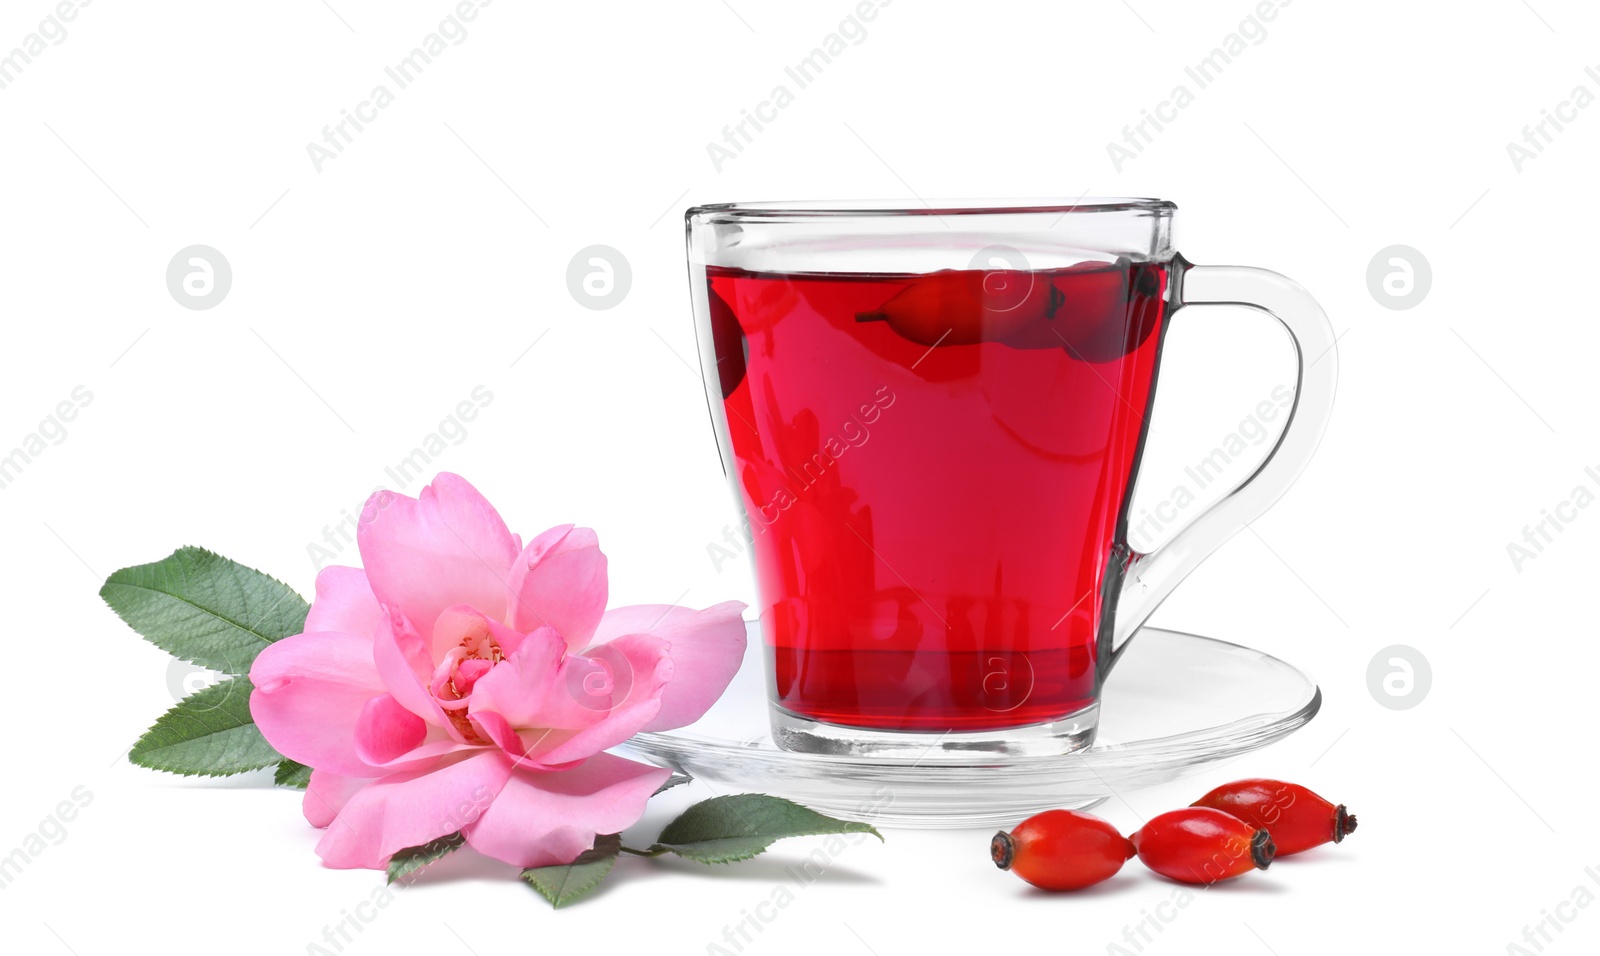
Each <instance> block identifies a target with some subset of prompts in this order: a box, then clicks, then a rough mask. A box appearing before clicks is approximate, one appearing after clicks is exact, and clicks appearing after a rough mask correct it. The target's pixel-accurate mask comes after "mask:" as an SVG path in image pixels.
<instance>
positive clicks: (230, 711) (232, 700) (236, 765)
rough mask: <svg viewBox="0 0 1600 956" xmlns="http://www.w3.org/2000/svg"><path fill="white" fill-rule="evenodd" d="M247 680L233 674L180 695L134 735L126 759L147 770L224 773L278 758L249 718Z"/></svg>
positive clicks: (228, 773) (206, 773) (194, 773)
mask: <svg viewBox="0 0 1600 956" xmlns="http://www.w3.org/2000/svg"><path fill="white" fill-rule="evenodd" d="M251 690H252V688H251V686H250V681H249V679H248V678H244V677H236V678H233V679H231V680H225V681H223V682H221V683H220V684H212V685H211V686H210V687H207V688H205V689H203V690H200V691H197V692H195V693H193V694H191V695H189V696H188V697H185V698H184V699H183V701H182V703H180V704H178V705H177V706H176V707H174V708H172V709H171V710H169V711H167V712H166V713H165V714H163V715H162V716H161V719H160V720H157V721H156V723H155V726H153V727H151V728H150V729H149V730H148V731H146V732H145V735H144V736H143V737H140V738H139V741H138V743H136V744H134V745H133V749H132V750H131V751H129V752H128V759H129V760H130V761H132V762H133V763H136V764H138V765H139V766H141V767H149V768H150V769H151V770H165V771H167V772H168V773H181V774H188V775H191V776H205V777H225V776H228V775H230V774H235V773H244V772H245V771H246V770H259V769H260V768H262V767H270V766H272V765H273V764H276V763H278V762H280V761H282V760H283V756H282V755H281V754H279V753H278V752H277V751H276V750H273V749H272V746H271V745H270V744H268V743H267V741H266V739H265V738H263V737H262V736H261V731H259V730H257V729H256V725H255V723H254V721H252V720H251V718H250V691H251Z"/></svg>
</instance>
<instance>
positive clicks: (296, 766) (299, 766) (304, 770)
mask: <svg viewBox="0 0 1600 956" xmlns="http://www.w3.org/2000/svg"><path fill="white" fill-rule="evenodd" d="M272 782H273V783H275V784H277V785H278V786H280V787H293V788H295V789H296V790H304V789H305V788H307V787H309V786H311V768H310V767H308V766H306V765H305V764H303V763H295V762H294V761H293V760H288V759H285V760H283V761H280V762H279V764H278V769H277V771H276V772H275V773H273V775H272Z"/></svg>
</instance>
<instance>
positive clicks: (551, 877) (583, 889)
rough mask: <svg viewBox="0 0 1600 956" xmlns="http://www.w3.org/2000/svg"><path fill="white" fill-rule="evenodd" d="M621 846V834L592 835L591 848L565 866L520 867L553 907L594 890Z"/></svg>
mask: <svg viewBox="0 0 1600 956" xmlns="http://www.w3.org/2000/svg"><path fill="white" fill-rule="evenodd" d="M621 849H622V837H621V835H620V834H616V833H611V834H607V835H605V836H597V837H595V838H594V849H592V850H586V851H584V852H583V853H582V854H580V855H579V856H578V858H577V859H576V860H573V861H572V862H571V863H568V864H566V865H564V866H559V865H558V866H530V867H528V868H527V869H526V870H523V871H522V878H523V879H524V880H527V881H528V885H529V886H531V887H533V888H534V889H536V890H538V891H539V895H540V896H543V897H544V898H545V899H547V900H549V901H550V905H551V906H553V907H555V908H556V909H560V908H561V907H563V906H566V905H567V904H568V903H573V902H576V901H578V900H580V899H582V898H583V897H585V896H588V895H589V894H590V893H591V892H593V891H594V888H595V887H597V886H599V885H600V881H601V880H604V879H605V878H606V874H608V873H610V872H611V868H612V867H613V866H616V864H617V853H618V851H620V850H621Z"/></svg>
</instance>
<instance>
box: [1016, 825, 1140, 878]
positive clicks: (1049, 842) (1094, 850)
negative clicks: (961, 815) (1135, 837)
mask: <svg viewBox="0 0 1600 956" xmlns="http://www.w3.org/2000/svg"><path fill="white" fill-rule="evenodd" d="M1131 856H1133V844H1132V843H1130V842H1129V841H1128V838H1127V837H1125V836H1123V835H1122V834H1121V833H1118V832H1117V828H1116V827H1114V826H1112V825H1111V824H1109V823H1107V822H1106V821H1104V820H1102V819H1100V818H1099V817H1096V816H1092V815H1090V814H1087V813H1079V812H1078V811H1076V810H1046V811H1045V812H1043V813H1040V814H1035V815H1034V816H1031V817H1029V818H1028V819H1026V820H1024V821H1022V822H1021V823H1019V824H1017V827H1016V829H1014V830H1012V831H1011V832H1010V833H1006V832H1004V831H1001V832H1000V833H996V834H995V835H994V839H993V840H990V841H989V857H990V859H992V860H994V865H995V866H998V867H999V868H1000V869H1002V870H1010V871H1011V872H1013V873H1015V874H1017V875H1018V876H1020V877H1022V878H1023V879H1024V880H1027V881H1028V882H1029V883H1032V884H1033V885H1034V886H1037V887H1039V888H1040V889H1045V890H1081V889H1083V888H1084V887H1086V886H1093V885H1094V884H1096V883H1099V882H1100V881H1101V880H1106V879H1110V878H1111V877H1112V876H1114V875H1115V874H1116V872H1117V871H1118V870H1120V869H1122V864H1123V863H1125V862H1126V861H1127V860H1128V858H1129V857H1131Z"/></svg>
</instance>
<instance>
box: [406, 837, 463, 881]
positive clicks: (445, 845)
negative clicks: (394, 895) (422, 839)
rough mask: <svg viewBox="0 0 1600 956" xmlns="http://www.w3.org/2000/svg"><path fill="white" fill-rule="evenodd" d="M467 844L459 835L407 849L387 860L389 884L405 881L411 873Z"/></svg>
mask: <svg viewBox="0 0 1600 956" xmlns="http://www.w3.org/2000/svg"><path fill="white" fill-rule="evenodd" d="M466 842H467V838H466V837H464V836H462V835H461V834H459V833H452V834H450V835H449V836H442V837H440V838H439V839H437V840H434V841H432V842H430V843H424V844H422V845H421V846H414V847H408V848H407V849H404V850H401V851H400V852H398V853H396V854H395V855H394V856H392V857H390V858H389V882H390V883H394V882H395V881H396V880H401V879H405V878H406V877H408V876H410V875H411V874H413V873H416V872H418V871H420V870H421V869H422V868H423V867H425V866H427V865H428V864H429V863H432V862H434V861H435V860H441V859H443V858H444V857H446V856H449V855H450V854H451V853H454V852H455V851H456V850H459V849H461V845H462V844H463V843H466Z"/></svg>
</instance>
